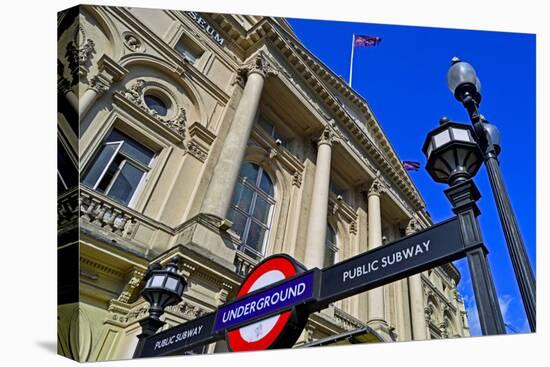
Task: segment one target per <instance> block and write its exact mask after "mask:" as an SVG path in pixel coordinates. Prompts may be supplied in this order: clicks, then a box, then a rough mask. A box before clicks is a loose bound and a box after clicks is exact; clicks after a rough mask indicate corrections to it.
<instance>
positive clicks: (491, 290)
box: [422, 118, 506, 335]
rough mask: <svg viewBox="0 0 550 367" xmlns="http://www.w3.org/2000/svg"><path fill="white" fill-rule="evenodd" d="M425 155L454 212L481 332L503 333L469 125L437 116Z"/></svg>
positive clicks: (479, 156) (477, 153)
mask: <svg viewBox="0 0 550 367" xmlns="http://www.w3.org/2000/svg"><path fill="white" fill-rule="evenodd" d="M422 151H423V152H424V154H425V155H426V158H427V160H428V161H427V163H426V170H427V171H428V173H429V174H430V176H431V177H432V178H433V179H434V181H436V182H441V183H446V184H448V185H449V188H447V189H446V190H445V195H446V196H447V198H448V199H449V201H450V202H451V204H452V206H453V212H454V213H455V214H456V215H457V217H458V220H459V223H460V226H461V231H462V234H463V237H464V242H465V243H466V244H467V245H468V248H469V249H468V251H467V253H466V256H467V258H468V265H469V268H470V273H471V277H472V285H473V287H474V293H475V297H476V305H477V310H478V314H479V323H480V326H481V331H482V333H483V335H498V334H505V333H506V330H505V328H504V321H503V319H502V313H501V311H500V307H499V304H498V297H497V294H496V290H495V287H494V283H493V278H492V275H491V270H490V268H489V264H488V262H487V252H486V250H485V247H484V246H483V240H482V237H481V230H480V228H479V222H478V220H477V217H478V215H479V214H480V211H479V208H478V206H477V204H476V202H477V200H479V198H480V197H481V194H480V193H479V190H478V189H477V187H476V185H475V183H474V181H473V180H472V177H474V176H475V174H476V173H477V171H478V170H479V167H480V166H481V164H482V159H483V157H482V154H481V151H480V150H479V147H478V145H477V143H476V141H475V138H474V131H473V128H472V127H471V126H469V125H464V124H459V123H456V122H451V121H449V120H448V119H447V118H442V119H441V120H440V126H439V127H437V128H436V129H434V130H432V131H430V132H429V133H428V136H427V137H426V141H425V143H424V146H423V148H422Z"/></svg>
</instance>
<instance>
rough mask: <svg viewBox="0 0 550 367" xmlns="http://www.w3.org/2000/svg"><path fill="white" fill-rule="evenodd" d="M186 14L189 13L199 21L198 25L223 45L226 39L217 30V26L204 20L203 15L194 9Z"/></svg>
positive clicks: (196, 21)
mask: <svg viewBox="0 0 550 367" xmlns="http://www.w3.org/2000/svg"><path fill="white" fill-rule="evenodd" d="M185 14H187V15H188V16H189V17H190V18H191V19H193V20H194V21H195V23H197V25H198V26H199V27H200V28H201V29H202V30H203V31H205V32H206V34H208V35H209V36H210V38H212V39H213V40H214V41H216V43H218V44H219V45H220V46H223V43H224V41H225V39H224V38H223V37H222V36H221V35H220V34H219V33H218V31H216V28H214V27H212V26H211V25H210V24H208V22H207V21H206V20H204V18H203V17H201V16H200V15H199V13H197V12H194V11H186V12H185Z"/></svg>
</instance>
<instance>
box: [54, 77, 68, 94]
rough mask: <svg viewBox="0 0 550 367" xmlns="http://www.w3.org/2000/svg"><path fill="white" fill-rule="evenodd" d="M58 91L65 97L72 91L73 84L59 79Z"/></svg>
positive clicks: (62, 78)
mask: <svg viewBox="0 0 550 367" xmlns="http://www.w3.org/2000/svg"><path fill="white" fill-rule="evenodd" d="M57 90H58V91H59V93H60V94H62V95H65V94H67V93H69V92H70V91H71V90H72V86H71V82H70V81H68V80H67V79H65V78H64V77H61V78H58V79H57Z"/></svg>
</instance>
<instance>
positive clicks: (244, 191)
mask: <svg viewBox="0 0 550 367" xmlns="http://www.w3.org/2000/svg"><path fill="white" fill-rule="evenodd" d="M274 204H275V198H274V191H273V181H271V179H270V178H269V176H268V175H267V174H266V173H265V172H264V170H263V169H262V167H260V166H257V165H255V164H252V163H244V164H243V165H242V166H241V171H240V173H239V179H238V181H237V184H236V186H235V190H234V192H233V201H232V204H231V209H230V211H229V220H231V221H232V222H233V229H234V230H235V232H237V233H238V234H239V235H240V236H241V251H243V252H245V253H247V254H249V255H251V256H253V257H255V258H260V257H262V256H263V255H264V251H265V244H266V243H267V237H268V234H269V230H270V226H271V212H272V210H273V205H274Z"/></svg>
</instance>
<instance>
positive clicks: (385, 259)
mask: <svg viewBox="0 0 550 367" xmlns="http://www.w3.org/2000/svg"><path fill="white" fill-rule="evenodd" d="M464 246H465V245H464V241H463V238H462V233H461V231H460V223H459V221H458V218H456V217H455V218H453V219H451V220H447V221H444V222H442V223H439V224H437V225H435V226H433V227H431V228H429V229H427V230H424V231H422V232H418V233H415V234H413V235H411V236H408V237H405V238H402V239H400V240H397V241H395V242H393V243H390V244H387V245H384V246H380V247H378V248H376V249H374V250H370V251H367V252H365V253H363V254H361V255H357V256H355V257H352V258H350V259H348V260H346V261H342V262H340V263H338V264H336V265H333V266H331V267H328V268H325V269H323V271H322V276H321V299H322V300H324V301H325V302H332V300H335V299H342V298H344V297H348V296H349V295H353V294H357V293H359V292H363V291H366V290H369V289H372V288H376V287H378V286H380V285H383V284H387V283H389V282H391V281H393V280H398V279H401V278H404V277H406V276H409V275H413V274H415V273H418V272H420V271H423V270H426V269H429V268H433V267H436V266H439V265H442V264H445V263H448V262H450V261H453V260H456V259H458V258H460V257H463V256H464V254H463V251H464V249H465V248H464Z"/></svg>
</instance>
